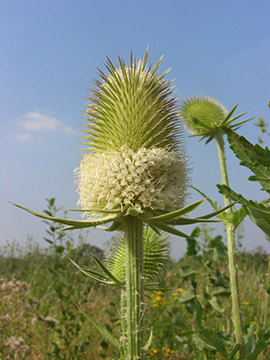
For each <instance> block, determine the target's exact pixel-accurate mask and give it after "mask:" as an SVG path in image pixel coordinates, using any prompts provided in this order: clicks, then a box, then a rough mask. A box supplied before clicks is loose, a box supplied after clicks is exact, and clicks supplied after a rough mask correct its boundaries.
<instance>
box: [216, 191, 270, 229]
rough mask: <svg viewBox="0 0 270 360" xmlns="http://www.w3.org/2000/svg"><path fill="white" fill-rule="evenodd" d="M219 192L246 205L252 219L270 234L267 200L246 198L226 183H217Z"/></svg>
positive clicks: (269, 210) (269, 212) (269, 208)
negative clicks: (257, 200)
mask: <svg viewBox="0 0 270 360" xmlns="http://www.w3.org/2000/svg"><path fill="white" fill-rule="evenodd" d="M217 187H218V189H219V192H220V193H221V194H222V195H225V196H226V197H228V198H229V199H231V200H233V201H237V202H238V203H240V204H242V205H243V206H245V207H246V210H247V212H248V215H249V217H250V218H251V220H252V221H253V222H254V223H255V224H256V225H257V226H258V227H259V228H260V229H262V231H264V232H265V233H266V234H267V235H268V236H270V206H269V205H267V204H266V203H265V202H260V203H257V202H255V201H252V200H247V199H245V198H244V197H243V196H242V195H240V194H237V193H236V192H235V191H233V190H232V189H231V188H230V187H228V186H226V185H217Z"/></svg>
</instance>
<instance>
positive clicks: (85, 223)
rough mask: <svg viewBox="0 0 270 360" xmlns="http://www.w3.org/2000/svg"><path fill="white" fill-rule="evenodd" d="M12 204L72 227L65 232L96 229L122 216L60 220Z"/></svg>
mask: <svg viewBox="0 0 270 360" xmlns="http://www.w3.org/2000/svg"><path fill="white" fill-rule="evenodd" d="M11 204H12V205H14V206H16V207H18V208H20V209H22V210H25V211H27V212H29V213H30V214H32V215H35V216H37V217H40V218H42V219H46V220H51V221H55V222H57V223H60V224H65V225H69V226H70V227H69V228H66V229H65V230H67V229H70V230H71V229H72V230H73V229H82V228H86V227H96V226H98V225H101V224H106V223H108V222H111V221H113V220H114V219H116V218H118V217H120V216H121V214H119V213H118V214H109V215H106V216H103V217H100V218H95V219H91V220H89V219H88V220H68V219H62V218H58V217H54V216H47V215H44V214H42V213H39V212H36V211H33V210H30V209H27V208H25V207H23V206H20V205H17V204H14V203H11ZM62 230H64V229H62Z"/></svg>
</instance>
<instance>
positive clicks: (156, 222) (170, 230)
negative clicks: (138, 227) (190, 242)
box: [145, 221, 190, 239]
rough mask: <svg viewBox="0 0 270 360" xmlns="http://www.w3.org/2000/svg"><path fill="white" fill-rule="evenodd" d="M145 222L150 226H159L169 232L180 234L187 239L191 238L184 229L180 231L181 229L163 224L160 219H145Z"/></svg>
mask: <svg viewBox="0 0 270 360" xmlns="http://www.w3.org/2000/svg"><path fill="white" fill-rule="evenodd" d="M145 222H146V223H147V224H149V225H150V226H154V227H157V228H159V229H161V230H163V231H166V232H167V233H169V234H173V235H177V236H180V237H183V238H186V239H189V238H190V237H189V236H188V235H187V234H185V233H183V232H182V231H179V230H177V229H175V228H173V227H171V226H169V225H166V224H163V223H161V222H158V221H145Z"/></svg>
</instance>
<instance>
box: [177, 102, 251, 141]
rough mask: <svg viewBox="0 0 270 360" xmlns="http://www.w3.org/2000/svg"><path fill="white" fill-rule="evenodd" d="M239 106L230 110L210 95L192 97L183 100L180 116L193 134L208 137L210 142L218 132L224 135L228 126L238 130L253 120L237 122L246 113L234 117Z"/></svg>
mask: <svg viewBox="0 0 270 360" xmlns="http://www.w3.org/2000/svg"><path fill="white" fill-rule="evenodd" d="M237 106H238V104H237V105H235V106H234V107H233V109H232V110H231V111H229V112H228V111H227V109H226V108H225V106H223V105H222V104H221V103H220V102H218V101H217V100H215V99H213V98H211V97H209V96H204V97H202V96H197V97H190V98H188V99H186V100H184V101H183V103H182V105H181V108H180V116H181V118H182V119H183V121H184V123H185V125H186V128H187V129H188V130H189V131H190V132H191V134H192V136H199V137H200V138H201V139H205V138H208V139H207V141H206V142H207V143H208V142H209V141H211V140H212V139H214V138H215V137H216V136H217V134H221V135H223V134H224V133H225V132H226V131H225V130H226V128H230V129H232V130H237V129H238V128H239V127H241V125H242V124H244V123H245V122H247V121H249V120H251V119H247V120H244V121H241V122H239V123H235V120H236V119H238V118H240V117H241V116H243V115H245V114H246V113H243V114H240V115H237V116H235V117H232V115H233V113H234V112H235V110H236V108H237Z"/></svg>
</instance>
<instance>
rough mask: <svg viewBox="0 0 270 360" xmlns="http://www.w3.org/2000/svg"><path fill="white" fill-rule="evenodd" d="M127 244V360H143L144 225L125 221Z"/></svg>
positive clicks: (130, 217)
mask: <svg viewBox="0 0 270 360" xmlns="http://www.w3.org/2000/svg"><path fill="white" fill-rule="evenodd" d="M124 236H125V242H126V256H125V262H126V264H125V267H126V309H125V315H126V337H127V348H126V352H127V358H126V359H127V360H137V359H140V360H141V359H143V351H142V347H143V223H142V222H141V220H139V219H137V218H135V217H132V216H128V217H127V218H125V220H124ZM122 311H123V309H122Z"/></svg>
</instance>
